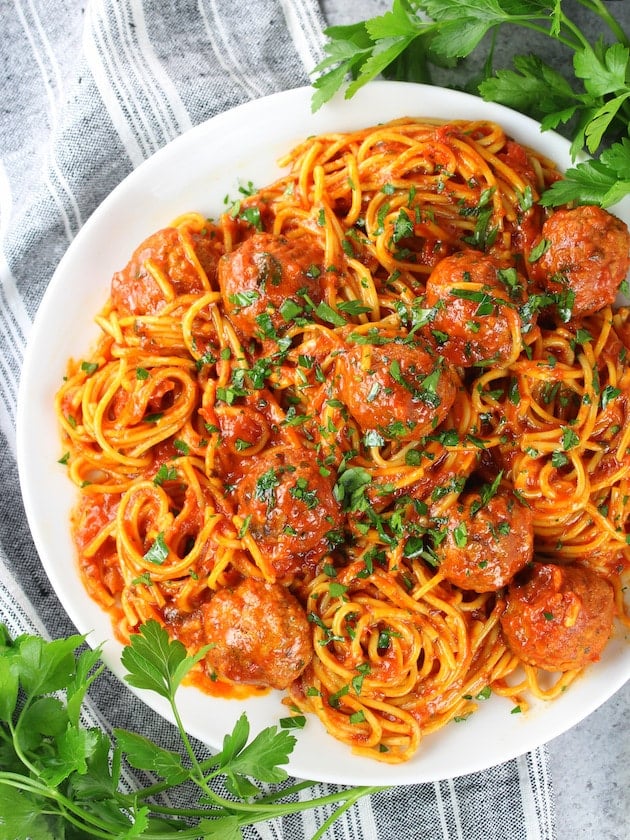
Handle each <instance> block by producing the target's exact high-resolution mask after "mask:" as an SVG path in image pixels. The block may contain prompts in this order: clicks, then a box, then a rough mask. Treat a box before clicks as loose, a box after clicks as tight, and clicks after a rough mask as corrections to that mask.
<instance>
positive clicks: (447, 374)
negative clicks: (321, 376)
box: [337, 330, 458, 441]
mask: <svg viewBox="0 0 630 840" xmlns="http://www.w3.org/2000/svg"><path fill="white" fill-rule="evenodd" d="M371 339H372V340H373V341H374V342H375V343H366V344H353V345H350V346H349V347H348V349H347V351H345V352H344V353H341V354H340V355H339V356H338V361H337V371H338V374H339V394H340V397H341V399H342V400H343V402H344V403H345V404H346V405H347V406H348V409H349V410H350V413H351V414H352V416H353V417H354V419H355V420H356V421H357V423H358V424H359V426H360V428H361V430H362V431H363V432H367V431H370V430H377V431H378V432H379V433H380V434H381V435H382V436H383V437H384V438H386V439H388V440H401V441H404V440H419V439H420V438H422V437H425V436H426V435H428V434H430V433H431V432H432V431H433V430H434V429H435V427H436V426H437V425H438V424H439V423H441V422H442V420H443V419H444V418H445V417H446V415H447V414H448V411H449V409H450V407H451V406H452V405H453V402H454V401H455V396H456V393H457V387H458V380H457V377H456V376H455V374H454V372H453V371H452V370H451V369H450V368H449V367H448V366H447V365H445V364H444V362H443V360H442V359H441V358H440V357H438V356H437V355H436V354H435V353H433V352H432V351H431V349H430V348H429V347H428V345H427V344H425V343H424V342H422V341H420V340H415V341H412V342H410V343H407V342H400V341H396V340H395V337H394V334H392V335H389V334H388V333H387V332H386V331H384V330H379V331H375V332H374V334H373V335H372V336H371Z"/></svg>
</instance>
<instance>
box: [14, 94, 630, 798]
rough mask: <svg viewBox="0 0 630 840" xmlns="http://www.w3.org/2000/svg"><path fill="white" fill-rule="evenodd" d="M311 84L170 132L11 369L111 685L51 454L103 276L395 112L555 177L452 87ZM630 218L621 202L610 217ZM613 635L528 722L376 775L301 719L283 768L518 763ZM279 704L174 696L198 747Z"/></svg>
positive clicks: (112, 209)
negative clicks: (333, 138) (306, 146)
mask: <svg viewBox="0 0 630 840" xmlns="http://www.w3.org/2000/svg"><path fill="white" fill-rule="evenodd" d="M311 94H312V90H311V89H310V88H300V89H296V90H291V91H287V92H284V93H280V94H276V95H273V96H270V97H266V98H264V99H260V100H256V101H253V102H250V103H247V104H245V105H242V106H240V107H238V108H235V109H233V110H231V111H228V112H226V113H223V114H221V115H219V116H217V117H215V118H213V119H211V120H209V121H208V122H205V123H203V124H201V125H199V126H197V127H196V128H194V129H192V130H191V131H189V132H187V133H186V134H184V135H182V136H181V137H179V138H178V139H176V140H175V141H173V142H172V143H170V144H169V145H168V146H166V147H165V148H163V149H162V150H161V151H159V152H158V153H157V154H155V155H154V156H153V157H152V158H150V159H149V160H147V161H145V162H144V163H143V164H142V165H141V166H139V167H138V168H137V169H136V170H135V171H134V172H133V173H132V174H130V175H129V176H128V177H127V178H126V179H125V180H124V181H123V182H122V183H121V184H120V185H119V186H118V187H117V188H116V189H115V190H114V191H113V192H112V193H111V194H110V195H109V196H108V198H107V199H106V200H105V201H104V202H103V204H102V205H101V206H100V207H99V208H98V210H97V211H96V212H95V213H94V214H93V215H92V217H91V218H90V219H89V221H88V222H87V223H86V224H85V226H84V227H83V228H82V230H81V231H80V233H79V234H78V236H77V237H76V239H75V240H74V241H73V242H72V244H71V246H70V247H69V249H68V251H67V253H66V254H65V256H64V257H63V259H62V260H61V262H60V264H59V267H58V269H57V271H56V272H55V274H54V276H53V278H52V280H51V282H50V285H49V286H48V289H47V290H46V293H45V295H44V298H43V300H42V303H41V306H40V308H39V311H38V313H37V316H36V318H35V323H34V326H33V330H32V334H31V339H30V342H29V346H28V348H27V353H26V358H25V362H24V368H23V374H22V382H21V389H20V396H19V405H18V463H19V472H20V480H21V485H22V493H23V497H24V504H25V507H26V513H27V516H28V520H29V524H30V527H31V530H32V534H33V538H34V540H35V544H36V547H37V549H38V552H39V554H40V557H41V560H42V563H43V565H44V568H45V570H46V572H47V574H48V577H49V578H50V581H51V583H52V585H53V587H54V589H55V591H56V593H57V595H58V597H59V599H60V601H61V602H62V604H63V606H64V607H65V609H66V610H67V612H68V615H69V616H70V619H71V620H72V621H73V623H74V624H75V625H76V627H77V628H78V630H79V631H80V632H82V633H89V641H90V643H91V644H97V643H101V642H103V643H104V657H103V658H104V661H105V662H106V664H107V665H108V666H109V667H110V669H111V670H112V671H113V672H114V673H116V674H117V675H119V676H122V673H123V669H122V667H121V665H120V653H121V648H120V645H119V644H118V643H116V642H115V641H114V640H113V635H112V630H111V626H110V623H109V618H108V616H107V615H106V614H105V613H101V612H100V611H99V609H98V608H97V607H96V606H95V604H94V603H93V602H92V601H91V600H90V599H89V597H88V596H87V595H86V593H85V590H84V589H83V586H82V584H81V582H80V580H79V577H78V574H77V572H76V568H75V552H74V548H73V545H72V542H71V537H70V530H69V511H70V508H71V506H72V505H73V504H74V502H75V489H74V487H73V486H72V485H71V483H70V481H69V480H68V478H67V476H66V468H65V467H63V466H60V465H59V463H58V458H59V457H60V455H61V454H62V453H61V444H60V440H59V434H58V429H57V421H56V417H55V412H54V405H53V399H54V394H55V392H56V391H57V389H58V387H59V385H60V383H61V380H62V376H63V374H64V372H65V368H66V362H67V360H68V358H70V357H75V358H77V357H79V358H80V357H81V356H84V355H85V354H86V351H87V350H88V349H89V348H90V347H91V346H92V344H93V342H94V340H95V338H96V335H97V329H96V327H95V325H94V322H93V317H94V315H95V314H96V313H97V312H98V311H99V310H100V309H101V307H102V306H103V304H104V302H105V300H106V298H107V296H108V293H109V283H110V280H111V276H112V274H113V272H114V271H116V270H118V269H120V268H121V267H123V266H124V265H125V264H126V262H127V260H128V258H129V256H130V255H131V253H132V251H133V250H134V248H135V247H136V246H137V245H138V244H139V243H140V242H141V241H142V240H143V239H144V238H145V237H146V236H147V235H148V234H150V233H152V232H153V231H155V230H157V229H159V228H160V227H163V226H164V225H166V224H168V223H169V222H170V221H171V220H172V219H173V218H175V217H176V216H178V215H179V214H180V213H183V212H186V211H190V210H197V211H199V212H202V213H204V214H206V215H207V216H217V215H218V214H219V213H220V212H221V210H222V209H223V207H224V205H223V201H224V198H225V196H226V195H230V196H231V197H236V196H237V194H238V192H237V191H238V187H239V185H241V184H245V183H247V182H249V181H252V182H253V184H254V185H255V186H263V185H264V184H266V183H269V182H270V181H272V180H273V179H274V178H275V177H276V176H277V175H278V174H279V173H280V170H279V169H278V167H277V165H276V160H277V159H278V158H279V157H280V156H281V155H282V154H284V153H285V152H287V151H288V150H289V149H290V148H291V146H292V145H293V144H295V143H297V142H299V141H300V140H302V139H304V138H305V137H307V136H309V135H311V134H314V133H320V132H324V131H347V130H352V129H358V128H362V127H365V126H368V125H371V124H374V123H377V122H382V121H385V120H388V119H393V118H396V117H402V116H425V117H439V118H452V119H456V118H457V119H479V118H487V119H491V120H495V121H496V122H499V123H501V124H502V125H503V126H504V128H505V129H506V131H507V133H508V134H510V135H512V136H513V137H514V138H515V139H516V140H518V141H520V142H522V143H525V144H527V145H530V146H533V147H536V148H537V149H539V150H540V151H542V152H543V153H545V154H546V155H547V156H548V157H550V158H551V159H553V160H555V161H556V162H557V164H558V165H559V166H560V167H561V168H566V167H568V166H569V165H570V164H571V161H570V158H569V144H568V143H567V142H566V141H565V140H564V139H563V138H561V137H560V136H558V135H556V134H553V133H550V132H546V133H541V132H540V129H539V126H538V124H537V123H535V122H534V121H532V120H530V119H528V118H526V117H524V116H522V115H520V114H518V113H516V112H514V111H511V110H509V109H507V108H504V107H502V106H498V105H494V104H489V103H486V102H483V101H482V100H481V99H478V98H476V97H473V96H470V95H467V94H463V93H460V92H456V91H452V90H444V89H440V88H435V87H428V86H423V85H412V84H406V83H398V82H374V83H372V84H370V85H368V86H367V87H365V88H363V89H362V90H361V91H360V92H359V93H358V95H357V96H356V97H354V98H353V99H351V100H349V101H346V100H344V99H342V98H338V99H336V100H334V101H333V102H332V103H330V104H328V105H326V106H325V107H324V108H322V109H321V110H319V111H318V112H317V113H315V114H313V113H311V104H310V100H311ZM615 212H617V214H618V215H620V216H622V217H623V218H624V219H625V221H626V222H630V202H626V203H625V204H624V205H623V206H618V207H617V208H615ZM627 635H628V634H627V633H626V637H624V635H623V633H622V632H621V631H618V632H617V634H616V636H615V637H614V638H613V639H612V640H611V642H610V644H609V645H608V647H607V648H606V650H605V653H604V656H603V657H602V659H601V661H600V662H599V663H597V664H596V665H595V666H593V667H591V668H590V669H589V670H588V672H587V674H586V675H585V676H583V677H582V678H580V680H579V681H578V682H577V683H576V684H574V685H573V686H572V687H571V688H570V690H569V691H567V692H566V694H564V695H563V696H562V697H561V698H560V699H558V700H555V701H554V702H553V703H547V704H545V703H535V704H534V706H533V708H532V709H531V710H530V711H529V712H528V713H527V714H521V715H513V714H510V711H511V704H510V702H509V701H506V700H502V699H500V698H490V700H488V701H486V702H484V703H482V704H481V708H480V710H479V712H478V713H476V714H475V715H473V716H472V717H471V718H469V719H468V720H467V721H466V722H465V723H459V724H456V723H452V724H449V725H448V726H446V727H445V728H444V729H443V730H441V731H440V732H439V733H437V734H436V735H432V736H430V737H427V738H426V740H425V741H423V743H422V744H421V747H420V750H419V752H418V753H417V755H416V756H415V757H414V759H413V760H412V761H410V762H409V763H406V764H404V765H399V766H389V765H384V764H380V763H378V762H375V761H372V760H370V759H366V758H360V757H357V756H354V755H352V754H351V753H350V752H349V750H348V749H347V748H346V747H345V746H343V745H342V744H340V743H338V742H336V741H335V740H334V739H333V738H332V737H330V736H328V735H326V734H325V733H324V731H323V729H322V727H321V725H320V723H319V721H318V720H316V719H314V718H310V719H309V720H308V722H307V725H306V727H305V729H304V730H302V731H299V732H297V738H298V743H297V746H296V748H295V750H294V753H293V755H292V758H291V762H290V766H289V768H288V769H289V771H290V772H291V774H292V775H295V776H297V777H300V778H307V779H313V780H318V781H327V782H332V783H342V784H386V785H394V784H411V783H415V782H427V781H435V780H439V779H444V778H450V777H452V776H456V775H461V774H466V773H471V772H473V771H476V770H480V769H484V768H487V767H490V766H492V765H494V764H498V763H500V762H503V761H506V760H508V759H510V758H513V757H515V756H517V755H520V754H522V753H524V752H526V751H528V750H530V749H533V748H534V747H536V746H538V745H540V744H541V743H543V742H546V741H548V740H550V739H551V738H554V737H555V736H557V735H559V734H561V733H562V732H564V731H566V730H567V729H569V728H570V727H571V726H573V725H575V724H576V723H578V722H579V721H580V720H582V719H583V718H584V717H586V716H587V715H588V714H590V713H591V712H592V711H593V710H594V709H596V708H597V707H598V706H599V705H601V704H602V703H603V702H604V701H605V700H607V699H608V698H609V697H610V696H611V695H612V694H613V693H614V692H615V691H616V690H618V689H619V688H620V687H621V686H622V685H623V684H624V683H625V682H626V680H628V679H629V678H630V641H629V639H628V638H627ZM138 694H139V695H140V696H141V697H142V698H143V699H144V700H145V701H146V702H147V703H148V705H150V706H151V707H153V708H154V709H155V710H156V711H158V712H159V713H160V714H163V715H164V716H165V717H168V716H169V715H168V710H167V708H166V706H165V704H163V703H161V702H160V699H159V698H156V697H154V696H153V695H152V694H147V693H143V692H138ZM280 700H281V695H280V694H279V693H278V694H275V693H274V694H270V695H268V696H267V697H264V698H256V699H253V700H251V701H247V702H240V701H231V700H223V699H216V698H212V697H208V696H206V695H204V694H202V693H201V692H199V691H197V690H195V689H189V688H185V689H182V691H181V694H180V696H179V703H180V707H181V711H182V716H183V720H184V722H185V725H186V727H187V729H188V731H189V733H190V734H191V735H193V736H195V737H197V738H199V739H201V740H202V741H204V742H206V743H207V744H209V745H210V746H214V747H216V746H219V745H220V744H221V742H222V739H223V735H224V734H225V732H227V731H228V730H229V729H231V727H232V726H233V724H234V722H235V721H236V719H237V718H238V717H239V715H240V714H241V712H242V711H243V710H245V711H246V712H247V716H248V718H249V720H250V723H251V726H252V730H253V731H258V730H259V729H260V728H262V727H264V726H268V725H270V724H274V723H276V722H277V720H278V719H279V718H280V717H285V716H286V714H287V711H286V707H284V706H282V705H281V702H280Z"/></svg>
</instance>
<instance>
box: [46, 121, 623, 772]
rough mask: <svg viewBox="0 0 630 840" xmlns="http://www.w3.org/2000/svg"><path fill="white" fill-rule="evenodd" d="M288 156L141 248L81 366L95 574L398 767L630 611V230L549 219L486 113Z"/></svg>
mask: <svg viewBox="0 0 630 840" xmlns="http://www.w3.org/2000/svg"><path fill="white" fill-rule="evenodd" d="M281 163H282V165H283V167H285V170H286V174H285V175H283V176H282V177H281V178H280V179H279V180H277V181H276V182H275V183H273V184H271V185H270V186H267V187H264V188H262V189H260V190H256V191H251V192H250V193H249V194H246V195H243V196H242V198H241V199H240V201H238V202H236V203H235V204H234V206H233V207H232V209H231V210H230V211H228V212H225V213H224V214H223V215H222V216H221V217H220V218H219V219H218V220H216V221H210V220H208V219H206V218H204V217H202V216H201V215H198V214H195V213H191V214H189V215H186V216H183V217H181V218H179V219H177V220H175V221H174V222H173V224H172V225H171V226H170V227H168V228H166V229H164V230H162V231H158V232H157V233H155V234H154V235H153V236H151V237H149V238H148V239H147V240H146V241H145V242H144V243H142V244H141V245H140V246H139V248H138V250H137V251H136V252H135V253H134V254H133V256H132V257H131V260H130V262H129V264H128V265H127V266H126V267H125V268H124V269H123V270H121V271H120V272H118V273H117V274H116V275H115V276H114V278H113V280H112V286H111V296H110V299H109V301H108V303H107V305H106V307H105V309H104V310H103V311H102V313H101V314H100V315H98V317H97V321H98V324H99V325H100V328H101V336H100V339H99V341H98V345H97V346H96V347H95V349H94V351H93V352H92V353H91V354H90V355H89V357H87V358H86V359H85V360H82V361H71V362H70V363H69V367H68V375H67V377H66V379H65V381H64V383H63V385H62V387H61V388H60V390H59V392H58V395H57V411H58V415H59V420H60V424H61V428H62V435H63V439H64V441H65V444H66V446H67V452H66V454H65V455H64V458H63V460H64V462H66V463H67V465H68V470H69V474H70V477H71V478H72V480H73V481H74V482H75V484H76V485H77V487H78V488H80V491H79V499H78V503H77V506H76V508H75V511H74V513H73V521H72V529H73V535H74V539H75V542H76V545H77V551H78V557H79V566H80V573H81V576H82V579H83V581H84V583H85V586H86V587H87V589H88V591H89V593H90V595H91V596H92V597H93V598H94V599H95V601H96V602H98V603H99V604H100V605H101V606H102V607H103V608H104V609H105V610H107V611H108V612H109V613H110V615H111V617H112V621H113V624H114V626H115V629H116V633H117V635H118V636H119V638H121V639H122V640H125V639H127V638H128V637H129V635H130V634H131V633H133V632H135V631H136V630H137V628H138V626H139V625H140V624H141V623H142V622H146V621H148V620H150V619H155V620H157V621H159V622H160V623H161V624H162V625H164V626H165V627H166V628H167V629H168V631H169V634H170V635H171V636H172V637H173V638H177V639H180V640H181V641H182V642H183V643H184V644H185V645H186V647H187V648H188V649H189V650H190V651H191V652H192V651H197V650H199V649H200V648H201V647H202V646H205V645H208V648H207V652H206V654H205V656H204V658H203V659H202V660H201V662H200V663H199V665H198V667H197V671H196V673H195V678H194V679H195V682H196V683H197V684H198V685H200V686H201V687H202V688H203V689H204V690H205V691H208V692H209V693H214V694H224V695H228V696H244V695H247V694H251V693H255V692H264V691H267V690H268V689H269V687H274V688H279V689H282V690H285V691H286V693H287V697H288V700H287V702H288V703H289V704H290V705H291V706H292V707H294V708H297V709H298V710H301V711H303V712H308V713H314V714H316V715H318V716H319V718H320V719H321V720H322V722H323V724H324V725H325V727H326V728H327V730H328V731H329V732H330V733H331V734H332V735H333V736H334V737H335V738H338V739H340V740H341V741H343V742H345V743H347V744H349V745H350V746H351V747H352V748H353V749H354V750H357V751H359V752H361V753H363V754H365V755H368V756H371V757H373V758H376V759H379V760H381V761H386V762H400V761H404V760H407V759H408V758H409V757H410V756H411V755H413V753H414V751H415V750H416V749H417V748H418V745H419V744H420V741H421V739H422V738H423V737H424V736H425V735H427V734H428V733H430V732H433V731H436V730H437V729H439V728H440V727H442V726H444V725H445V724H446V723H447V722H449V721H451V720H454V719H459V718H463V717H466V716H467V715H468V714H470V713H471V711H473V710H474V708H475V705H476V703H477V702H479V700H480V699H483V698H484V697H486V696H488V694H489V693H490V692H494V693H498V694H502V695H506V696H508V697H509V698H511V701H512V705H518V706H519V707H520V708H521V709H523V710H524V709H525V708H526V702H527V701H526V697H527V696H528V695H531V694H533V695H535V696H538V697H544V698H552V697H554V696H556V695H557V694H558V693H560V692H561V691H562V690H563V689H564V688H566V686H567V685H568V684H570V682H571V681H572V680H573V679H575V677H576V675H577V674H579V673H580V672H581V670H582V669H583V668H584V667H586V666H587V665H588V663H589V662H590V661H592V660H594V659H597V658H598V657H599V655H600V653H601V650H602V649H603V646H604V645H605V643H606V641H607V639H608V637H609V635H610V633H611V630H612V625H613V616H615V615H616V616H618V617H619V618H620V619H621V620H622V621H627V618H626V614H625V609H624V604H623V599H622V594H621V593H622V585H621V580H622V576H623V574H624V573H625V572H626V571H627V569H628V566H629V561H630V545H629V537H628V520H629V516H630V422H628V420H629V418H628V412H629V410H630V409H629V405H630V402H629V401H630V365H629V364H628V358H627V355H628V349H629V348H630V312H629V310H628V309H626V308H618V309H616V310H614V309H613V307H612V303H613V300H614V298H615V294H616V292H617V291H618V288H619V286H620V283H621V281H622V280H623V278H624V276H625V274H626V272H627V269H628V260H629V250H630V249H629V241H630V240H629V238H628V232H627V230H626V228H625V226H624V225H623V224H622V223H621V222H619V221H618V220H617V219H615V218H614V217H612V216H610V215H609V214H606V213H604V211H600V210H599V208H588V209H587V210H585V209H584V208H575V209H570V208H566V209H564V210H560V211H557V212H556V213H553V214H550V213H547V212H546V211H544V210H543V209H542V208H541V206H540V205H539V204H538V203H537V199H538V198H539V196H540V194H541V192H542V191H543V190H544V189H545V187H546V186H548V185H549V184H550V183H551V182H552V181H554V180H555V179H557V178H559V177H561V176H560V174H559V173H558V171H557V170H556V169H555V167H554V165H553V164H552V163H551V162H550V161H549V160H547V159H545V158H544V157H542V156H541V155H540V154H538V153H536V152H534V151H532V150H530V149H526V148H523V147H522V146H520V145H519V144H517V143H515V142H514V141H513V140H511V139H510V138H508V137H507V136H506V135H505V134H504V132H503V130H502V129H501V128H500V126H498V125H496V124H493V123H489V122H485V121H479V122H471V121H452V122H448V123H442V122H437V121H429V120H420V119H417V120H416V119H404V120H399V121H394V122H392V123H388V124H385V125H381V126H376V127H371V128H368V129H365V130H362V131H357V132H354V133H350V134H343V133H339V134H330V135H325V136H319V137H314V138H310V139H308V140H306V141H305V142H304V143H302V144H301V145H299V146H298V147H296V148H295V149H293V150H292V152H291V153H290V154H289V155H287V157H286V158H285V159H284V160H283V161H282V162H281ZM561 214H564V215H561ZM550 219H553V225H550V226H549V227H546V225H548V223H549V222H550ZM567 240H569V244H567ZM567 249H569V250H570V251H571V255H572V256H571V258H570V259H569V258H568V257H567V256H566V252H567ZM589 249H590V250H589ZM559 255H561V256H559ZM554 259H556V263H553V260H554ZM585 262H588V265H589V268H588V272H589V275H588V279H587V280H585V279H584V277H583V276H582V275H581V274H580V273H579V272H580V266H582V265H583V264H584V263H585ZM547 263H549V265H550V266H551V267H549V266H547V267H546V268H545V265H546V264H547ZM593 265H599V269H598V271H599V274H598V276H597V277H596V278H593ZM593 283H594V284H595V285H596V287H597V294H596V295H595V298H596V301H597V304H596V305H595V306H594V305H593V304H592V302H591V303H589V298H588V295H584V294H583V291H584V288H585V284H587V285H589V284H590V285H592V284H593ZM592 297H593V295H591V298H592ZM578 302H579V307H578ZM574 307H575V312H573V309H574ZM575 569H578V570H579V573H577V574H576V573H575ZM532 570H534V571H532ZM534 579H535V581H536V583H535V584H534V583H532V580H534ZM587 592H588V593H591V594H589V595H588V597H587ZM557 649H562V650H563V651H564V652H565V653H566V651H567V650H571V651H573V654H572V655H571V656H568V657H567V658H565V659H563V660H562V661H561V658H560V656H559V654H557V655H556V654H555V653H554V651H556V650H557ZM545 651H547V652H548V653H547V654H545ZM551 672H558V673H557V674H556V676H555V677H554V678H553V679H552V680H551V681H550V679H549V677H548V676H545V675H548V674H549V673H551Z"/></svg>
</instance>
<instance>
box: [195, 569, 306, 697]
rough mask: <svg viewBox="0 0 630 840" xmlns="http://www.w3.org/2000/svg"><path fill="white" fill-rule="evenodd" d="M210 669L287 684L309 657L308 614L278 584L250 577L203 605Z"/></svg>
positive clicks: (249, 680)
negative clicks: (209, 646)
mask: <svg viewBox="0 0 630 840" xmlns="http://www.w3.org/2000/svg"><path fill="white" fill-rule="evenodd" d="M203 623H204V632H205V636H206V641H207V643H209V644H210V645H211V648H210V650H209V651H208V653H207V654H206V660H205V661H206V667H207V668H208V669H210V670H212V671H215V672H216V673H217V674H218V675H219V676H220V677H223V678H224V679H228V680H232V681H233V682H238V683H246V684H247V685H261V686H270V687H271V688H281V689H282V688H286V687H287V686H288V685H289V684H290V683H292V682H293V680H294V679H296V677H298V676H299V675H300V674H301V673H302V671H303V670H304V668H306V666H307V665H308V663H309V662H310V661H311V658H312V656H313V644H312V641H311V631H310V628H309V624H308V621H307V618H306V614H305V612H304V610H303V609H302V607H301V605H300V603H299V602H298V601H297V599H296V598H295V597H294V596H293V595H292V594H291V593H290V592H289V591H288V589H287V588H286V587H284V586H282V585H281V584H279V583H267V582H266V581H262V580H255V579H254V578H246V579H245V580H243V581H242V582H241V583H239V584H238V585H237V586H236V587H234V589H220V590H219V591H218V592H217V593H216V594H215V595H214V596H213V597H212V599H211V600H210V601H209V602H208V603H207V604H206V605H205V606H204V608H203Z"/></svg>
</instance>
